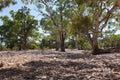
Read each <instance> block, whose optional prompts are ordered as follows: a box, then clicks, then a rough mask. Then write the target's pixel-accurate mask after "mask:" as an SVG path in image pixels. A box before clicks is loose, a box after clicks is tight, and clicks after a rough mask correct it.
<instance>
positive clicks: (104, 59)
mask: <svg viewBox="0 0 120 80" xmlns="http://www.w3.org/2000/svg"><path fill="white" fill-rule="evenodd" d="M0 80H120V53H111V54H101V55H91V54H90V52H89V51H82V50H79V51H78V50H67V51H66V52H57V51H54V50H46V51H40V50H34V51H32V50H28V51H1V52H0Z"/></svg>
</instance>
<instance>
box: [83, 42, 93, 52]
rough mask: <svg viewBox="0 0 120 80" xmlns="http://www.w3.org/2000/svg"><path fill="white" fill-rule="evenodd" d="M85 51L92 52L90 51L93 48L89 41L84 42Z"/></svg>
mask: <svg viewBox="0 0 120 80" xmlns="http://www.w3.org/2000/svg"><path fill="white" fill-rule="evenodd" d="M83 49H85V50H90V49H92V47H91V45H90V43H89V42H88V41H86V42H84V44H83Z"/></svg>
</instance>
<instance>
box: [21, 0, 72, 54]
mask: <svg viewBox="0 0 120 80" xmlns="http://www.w3.org/2000/svg"><path fill="white" fill-rule="evenodd" d="M27 1H28V2H30V1H33V0H24V1H23V2H25V3H27ZM33 2H34V3H35V4H36V6H37V8H38V12H40V13H41V14H42V16H43V18H47V19H49V20H50V21H51V23H52V24H53V26H54V28H55V29H56V30H57V33H58V36H59V39H60V49H61V51H63V52H64V51H65V46H64V41H65V38H66V32H65V28H66V26H67V25H66V24H67V20H68V15H69V14H70V9H71V8H72V7H71V6H72V4H71V3H70V2H71V0H36V1H33ZM41 26H42V25H41Z"/></svg>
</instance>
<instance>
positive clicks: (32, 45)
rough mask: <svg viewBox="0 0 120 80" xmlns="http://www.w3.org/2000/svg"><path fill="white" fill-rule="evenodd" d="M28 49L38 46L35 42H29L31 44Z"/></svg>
mask: <svg viewBox="0 0 120 80" xmlns="http://www.w3.org/2000/svg"><path fill="white" fill-rule="evenodd" d="M29 49H39V47H38V45H37V44H35V43H31V44H30V45H29Z"/></svg>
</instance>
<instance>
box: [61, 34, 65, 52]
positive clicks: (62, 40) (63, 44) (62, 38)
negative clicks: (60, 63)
mask: <svg viewBox="0 0 120 80" xmlns="http://www.w3.org/2000/svg"><path fill="white" fill-rule="evenodd" d="M60 41H61V42H60V51H61V52H65V43H64V41H65V38H64V35H63V32H61V37H60Z"/></svg>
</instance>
